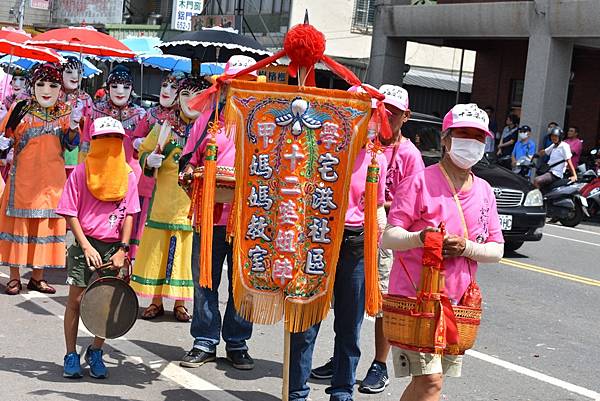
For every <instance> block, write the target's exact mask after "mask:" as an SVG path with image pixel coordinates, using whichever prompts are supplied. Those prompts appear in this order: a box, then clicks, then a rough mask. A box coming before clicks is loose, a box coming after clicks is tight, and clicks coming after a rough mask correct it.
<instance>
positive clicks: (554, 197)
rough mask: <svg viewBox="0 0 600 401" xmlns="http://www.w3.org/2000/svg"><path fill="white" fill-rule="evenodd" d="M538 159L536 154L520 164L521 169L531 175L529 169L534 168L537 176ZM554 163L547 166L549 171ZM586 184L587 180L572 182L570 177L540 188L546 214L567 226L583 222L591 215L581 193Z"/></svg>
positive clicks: (585, 175) (586, 174)
mask: <svg viewBox="0 0 600 401" xmlns="http://www.w3.org/2000/svg"><path fill="white" fill-rule="evenodd" d="M538 161H539V157H538V156H537V155H535V156H534V157H533V158H532V160H531V161H530V162H529V163H526V162H524V163H523V164H522V165H521V166H520V167H521V169H522V170H521V171H523V170H524V171H525V172H526V174H527V175H529V171H530V170H533V172H532V176H535V172H536V170H537V169H538V167H537V163H538ZM559 163H560V162H559ZM556 164H557V163H555V164H554V165H556ZM554 165H552V166H548V167H546V170H548V171H549V169H550V168H552V167H554ZM588 176H589V174H588V172H586V173H585V174H583V175H582V177H581V178H582V180H585V179H584V177H588ZM585 185H586V183H585V182H571V180H569V179H561V180H558V181H555V182H553V183H552V184H550V185H547V186H545V187H542V188H540V190H541V191H542V195H543V196H544V204H545V205H546V215H547V216H548V217H549V218H550V219H551V220H554V221H559V222H560V223H561V224H562V225H563V226H566V227H575V226H577V225H578V224H579V223H581V221H582V220H583V217H584V216H588V217H589V213H588V210H587V208H588V203H587V199H586V197H584V196H582V194H581V190H582V188H583V187H584V186H585Z"/></svg>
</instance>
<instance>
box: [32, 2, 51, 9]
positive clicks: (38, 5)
mask: <svg viewBox="0 0 600 401" xmlns="http://www.w3.org/2000/svg"><path fill="white" fill-rule="evenodd" d="M30 7H31V8H35V9H37V10H49V9H50V0H31V3H30Z"/></svg>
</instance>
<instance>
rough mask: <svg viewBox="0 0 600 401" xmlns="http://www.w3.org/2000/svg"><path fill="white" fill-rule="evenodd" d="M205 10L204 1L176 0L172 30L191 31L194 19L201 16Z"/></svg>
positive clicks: (174, 2)
mask: <svg viewBox="0 0 600 401" xmlns="http://www.w3.org/2000/svg"><path fill="white" fill-rule="evenodd" d="M203 8H204V0H174V1H173V14H172V18H171V29H174V30H177V31H191V30H192V17H193V16H195V15H199V14H200V13H201V12H202V9H203Z"/></svg>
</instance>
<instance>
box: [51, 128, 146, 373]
mask: <svg viewBox="0 0 600 401" xmlns="http://www.w3.org/2000/svg"><path fill="white" fill-rule="evenodd" d="M124 135H125V131H124V130H123V126H122V125H121V123H120V122H119V121H117V120H115V119H114V118H112V117H101V118H97V119H96V120H94V123H93V127H92V130H91V134H90V136H91V141H90V142H91V143H90V152H89V154H88V156H87V158H86V159H85V162H84V163H81V164H79V165H77V167H75V169H74V171H73V172H72V173H71V175H70V176H69V179H68V180H67V183H66V184H65V188H64V191H63V193H62V196H61V199H60V201H59V203H58V207H57V209H56V213H57V214H59V215H62V216H65V218H66V219H67V223H68V224H69V227H70V228H71V231H72V232H73V234H74V235H75V240H76V241H75V243H74V244H73V245H71V246H70V247H69V249H68V253H67V284H69V298H68V301H67V307H66V311H65V323H64V330H65V343H66V348H67V354H66V355H65V358H64V373H63V375H64V377H68V378H80V377H82V371H81V365H80V356H79V354H78V353H77V352H76V342H77V329H78V324H79V307H80V303H81V296H82V295H83V292H84V290H85V289H86V287H87V286H88V284H89V282H90V279H91V277H92V275H93V272H92V270H90V267H91V266H94V267H95V268H98V267H99V266H100V265H102V264H103V263H108V262H111V263H112V265H113V267H114V270H113V269H111V270H98V274H99V275H100V276H103V275H116V274H117V273H118V271H119V270H120V269H121V268H122V267H123V266H124V265H125V258H126V255H127V252H128V251H129V239H130V236H131V229H132V222H133V215H134V214H136V213H138V212H139V211H140V205H139V199H138V192H137V179H136V177H135V174H134V173H133V171H132V170H131V168H130V167H129V165H128V164H127V162H126V158H125V151H124V148H123V137H124ZM103 344H104V339H103V338H99V337H95V338H94V341H93V343H92V345H90V346H89V347H88V348H87V350H86V353H85V360H86V362H87V363H88V365H89V366H90V375H91V376H92V377H93V378H97V379H104V378H106V377H107V375H108V372H107V369H106V366H105V365H104V362H103V361H102V345H103Z"/></svg>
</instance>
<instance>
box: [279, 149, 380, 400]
mask: <svg viewBox="0 0 600 401" xmlns="http://www.w3.org/2000/svg"><path fill="white" fill-rule="evenodd" d="M376 158H377V162H378V164H379V185H378V193H377V201H378V209H379V210H378V217H379V216H382V215H385V210H384V207H383V204H384V202H385V177H386V174H387V161H386V159H385V156H384V155H383V154H381V153H380V154H377V156H376ZM370 161H371V155H370V154H369V153H368V152H367V150H366V149H364V148H363V149H362V150H361V151H360V152H359V153H358V156H357V157H356V161H355V162H354V169H353V172H352V180H351V181H350V191H349V196H348V208H347V209H346V216H345V229H344V235H343V239H342V244H341V247H340V255H339V259H338V263H337V267H336V274H335V282H334V284H333V299H334V301H333V310H334V323H333V326H334V331H335V341H334V353H333V358H332V359H331V360H330V361H329V362H328V365H329V366H327V365H326V366H325V367H322V368H326V369H329V370H330V371H331V376H329V377H328V378H331V386H330V387H329V388H328V389H327V390H326V391H327V393H328V394H330V400H331V401H345V400H351V399H352V394H353V390H354V385H355V383H356V368H357V366H358V361H359V359H360V353H361V352H360V344H359V334H360V329H361V326H362V321H363V317H364V314H365V273H364V220H365V213H364V210H365V204H364V200H365V199H364V197H365V187H366V178H367V169H368V167H369V164H370ZM384 220H385V219H383V220H380V219H379V218H378V222H379V225H380V230H381V231H382V230H383V228H384V227H385V221H384ZM319 328H320V323H319V324H316V325H314V326H312V327H311V328H309V329H308V330H306V331H304V332H302V333H293V334H292V335H291V344H290V360H291V361H293V363H291V364H290V383H289V394H290V396H289V399H290V401H292V400H293V401H305V400H307V399H308V398H307V397H308V394H309V392H310V388H309V387H308V384H307V382H308V378H309V376H310V375H313V376H314V373H313V372H311V370H310V368H311V364H312V356H313V351H314V347H315V341H316V338H317V335H318V333H319ZM322 368H319V369H322ZM315 370H317V369H315Z"/></svg>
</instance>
